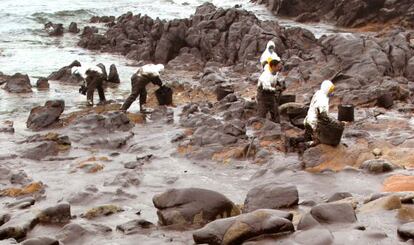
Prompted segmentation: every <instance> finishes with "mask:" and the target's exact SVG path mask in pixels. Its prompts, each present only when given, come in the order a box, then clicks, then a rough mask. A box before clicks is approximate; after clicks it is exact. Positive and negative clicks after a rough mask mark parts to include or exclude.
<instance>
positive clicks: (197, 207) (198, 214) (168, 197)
mask: <svg viewBox="0 0 414 245" xmlns="http://www.w3.org/2000/svg"><path fill="white" fill-rule="evenodd" d="M152 201H153V203H154V206H155V207H156V208H157V209H158V211H157V215H158V222H159V223H160V224H161V225H190V224H194V225H204V224H206V223H208V222H211V221H213V220H215V219H217V218H220V217H221V218H226V217H231V216H234V215H237V214H239V213H240V210H239V209H238V208H237V207H236V206H235V205H234V203H233V202H231V201H230V200H229V199H227V198H226V197H225V196H224V195H222V194H220V193H218V192H215V191H211V190H205V189H198V188H184V189H170V190H167V191H166V192H164V193H162V194H158V195H156V196H154V198H153V199H152Z"/></svg>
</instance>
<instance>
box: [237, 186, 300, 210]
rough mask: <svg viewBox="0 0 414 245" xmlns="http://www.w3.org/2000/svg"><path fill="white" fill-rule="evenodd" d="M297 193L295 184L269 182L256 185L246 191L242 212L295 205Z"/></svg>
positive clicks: (297, 197)
mask: <svg viewBox="0 0 414 245" xmlns="http://www.w3.org/2000/svg"><path fill="white" fill-rule="evenodd" d="M298 202H299V194H298V190H297V188H296V186H293V185H281V184H278V183H269V184H264V185H260V186H256V187H255V188H253V189H251V190H250V191H249V192H248V193H247V197H246V200H245V201H244V207H243V211H244V212H247V213H248V212H252V211H254V210H256V209H263V208H264V209H280V208H289V207H292V206H295V205H297V204H298Z"/></svg>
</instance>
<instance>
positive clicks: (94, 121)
mask: <svg viewBox="0 0 414 245" xmlns="http://www.w3.org/2000/svg"><path fill="white" fill-rule="evenodd" d="M133 127H134V124H133V123H132V122H131V121H130V120H129V118H128V117H127V115H126V114H125V113H123V112H119V111H112V112H105V113H102V114H98V113H91V114H88V115H85V116H82V117H80V118H76V119H75V120H74V122H73V124H72V125H71V126H70V128H71V129H72V130H73V136H71V138H72V139H73V140H74V141H77V142H80V143H82V144H85V145H90V146H97V147H99V146H102V147H105V148H111V149H114V148H120V147H122V146H124V145H125V144H126V143H127V141H128V140H130V139H131V138H132V137H133V136H134V133H133V132H130V129H132V128H133ZM85 136H88V137H85Z"/></svg>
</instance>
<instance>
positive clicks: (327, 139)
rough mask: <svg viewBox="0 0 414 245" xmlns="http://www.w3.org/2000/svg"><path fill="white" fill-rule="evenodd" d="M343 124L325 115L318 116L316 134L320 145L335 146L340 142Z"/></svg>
mask: <svg viewBox="0 0 414 245" xmlns="http://www.w3.org/2000/svg"><path fill="white" fill-rule="evenodd" d="M343 132H344V124H343V123H342V122H340V121H338V120H336V119H335V118H331V117H329V116H328V115H326V113H322V114H321V115H318V124H317V128H316V133H317V136H318V139H319V141H320V143H322V144H326V145H332V146H337V145H339V143H340V142H341V138H342V133H343Z"/></svg>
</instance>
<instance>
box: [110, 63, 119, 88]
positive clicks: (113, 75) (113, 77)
mask: <svg viewBox="0 0 414 245" xmlns="http://www.w3.org/2000/svg"><path fill="white" fill-rule="evenodd" d="M108 82H110V83H120V82H121V81H120V80H119V74H118V70H117V69H116V66H115V65H114V64H112V65H111V66H110V67H109V75H108Z"/></svg>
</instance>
